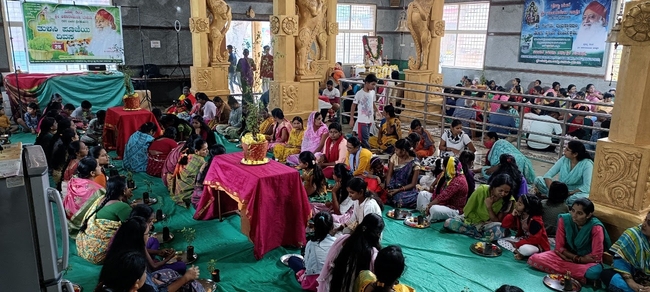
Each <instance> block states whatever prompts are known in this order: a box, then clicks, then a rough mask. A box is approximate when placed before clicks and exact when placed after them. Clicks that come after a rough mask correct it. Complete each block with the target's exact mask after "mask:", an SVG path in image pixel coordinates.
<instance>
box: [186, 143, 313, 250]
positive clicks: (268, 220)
mask: <svg viewBox="0 0 650 292" xmlns="http://www.w3.org/2000/svg"><path fill="white" fill-rule="evenodd" d="M243 157H244V154H243V153H242V152H237V153H231V154H225V155H220V156H219V157H218V159H214V160H213V161H212V164H211V165H210V169H209V170H208V173H207V175H206V177H205V181H204V184H205V186H206V187H209V188H212V189H214V190H219V191H223V192H225V193H226V194H227V195H228V196H230V197H231V198H232V199H234V200H235V201H236V202H237V203H238V206H239V211H240V214H241V231H242V233H243V234H244V235H246V236H248V238H249V239H250V240H251V241H252V242H253V245H254V248H253V254H254V256H255V258H257V259H261V258H262V257H263V256H264V254H265V253H267V252H269V251H271V250H272V249H274V248H276V247H279V246H302V245H304V244H306V239H305V227H306V226H307V221H308V220H309V216H310V215H311V214H310V213H311V209H310V206H309V200H308V199H307V193H306V192H305V188H304V187H303V186H302V181H301V179H300V174H299V173H298V171H296V170H295V169H294V168H291V167H288V166H286V165H284V164H281V163H278V162H276V161H273V160H272V161H270V162H269V163H267V164H264V165H255V166H248V165H243V164H241V160H242V158H243ZM197 209H198V210H200V209H201V205H199V207H198V208H197Z"/></svg>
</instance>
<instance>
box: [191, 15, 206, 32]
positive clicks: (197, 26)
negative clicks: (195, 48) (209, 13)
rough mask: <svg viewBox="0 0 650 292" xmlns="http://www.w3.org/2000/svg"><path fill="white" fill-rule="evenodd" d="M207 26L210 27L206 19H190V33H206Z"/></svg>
mask: <svg viewBox="0 0 650 292" xmlns="http://www.w3.org/2000/svg"><path fill="white" fill-rule="evenodd" d="M208 26H210V21H209V20H208V19H207V18H203V17H191V18H190V32H193V33H202V32H206V31H208Z"/></svg>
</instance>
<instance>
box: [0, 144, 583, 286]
mask: <svg viewBox="0 0 650 292" xmlns="http://www.w3.org/2000/svg"><path fill="white" fill-rule="evenodd" d="M12 141H13V142H18V141H20V142H24V143H32V142H33V141H34V136H33V135H29V134H17V135H15V136H13V137H12ZM228 144H229V145H226V148H227V149H228V151H229V152H235V151H239V149H238V148H236V147H235V146H234V144H230V143H228ZM110 154H111V156H115V153H114V152H113V153H110ZM113 162H114V164H115V165H116V166H118V168H121V161H119V160H114V161H113ZM134 179H135V181H136V184H137V185H138V186H139V187H138V189H137V190H135V191H134V193H135V197H136V198H137V197H140V196H141V194H142V192H144V191H145V189H146V187H145V185H144V184H143V183H142V182H143V180H151V181H153V182H154V183H155V185H154V187H153V194H155V197H157V198H158V199H159V202H158V203H157V204H155V205H153V206H152V207H153V208H154V210H157V209H162V210H163V211H164V213H165V214H167V215H168V216H169V218H170V220H169V222H168V224H169V227H170V228H171V230H172V233H173V234H174V235H175V236H176V238H175V239H174V240H173V241H172V242H170V243H169V244H168V245H167V246H168V247H173V248H175V249H177V250H182V249H185V247H186V243H185V242H184V240H183V237H182V235H181V233H180V230H181V229H182V228H183V227H192V228H194V229H195V230H196V241H195V242H194V244H193V245H194V246H195V251H196V252H197V253H198V255H199V259H198V260H197V262H196V263H195V264H196V265H198V266H199V267H200V268H201V277H202V278H209V275H208V273H207V271H206V264H207V262H208V261H209V260H210V259H215V260H217V268H218V269H220V270H221V283H219V290H218V291H264V292H271V291H301V289H300V286H299V285H298V284H297V282H296V281H295V277H294V275H293V273H292V272H291V271H290V270H289V268H287V267H285V266H284V265H282V264H281V263H280V262H279V261H278V259H279V258H280V257H281V256H282V255H284V254H286V253H296V252H299V251H297V250H292V249H285V248H277V249H275V250H273V251H271V252H269V253H267V254H266V255H265V256H264V258H263V259H261V260H259V261H256V260H255V258H254V257H253V245H252V243H251V242H250V241H249V240H248V239H247V238H246V237H245V236H244V235H242V234H241V232H240V231H239V230H240V219H239V216H237V215H235V216H230V217H228V218H227V219H225V220H224V221H223V222H219V220H212V221H195V220H194V219H192V215H193V214H194V210H193V209H190V210H187V209H184V208H182V207H179V206H177V205H175V204H173V203H172V201H171V199H170V198H169V196H168V195H167V190H166V188H165V187H164V185H163V184H162V181H161V180H160V178H153V177H151V176H149V175H147V174H145V173H138V174H135V175H134ZM387 209H389V207H388V208H387ZM385 211H387V210H385ZM385 218H386V217H385ZM385 221H386V228H385V230H384V234H383V241H382V245H383V246H387V245H391V244H396V245H400V246H401V247H402V249H403V251H404V254H405V256H406V264H407V268H406V271H405V273H404V275H403V276H402V278H401V282H403V283H405V284H408V285H410V286H412V287H414V288H415V289H416V290H417V291H436V292H438V291H440V292H443V291H444V292H461V291H463V292H468V291H474V292H483V291H494V290H496V289H497V288H498V287H500V286H501V285H503V284H509V285H516V286H519V287H521V288H522V289H523V290H524V291H527V292H535V291H550V290H548V288H546V286H544V284H543V283H542V277H543V276H544V273H542V272H539V271H536V270H533V269H532V268H530V267H529V266H528V265H526V263H525V262H521V261H515V260H514V258H513V255H512V253H510V252H509V251H504V253H503V255H502V256H501V257H498V258H484V257H480V256H477V255H474V254H473V253H471V252H470V251H469V245H470V244H472V243H473V242H475V240H473V239H471V238H469V237H466V236H463V235H459V234H453V233H446V232H444V231H442V223H437V224H433V225H432V226H431V227H430V228H428V229H423V230H420V229H413V228H410V227H407V226H405V225H404V224H403V223H402V222H401V221H396V220H392V219H389V218H386V219H385ZM155 228H156V230H157V231H161V230H162V225H161V223H156V227H155ZM71 246H72V255H71V257H70V263H71V267H72V268H71V270H70V271H69V273H68V275H67V276H66V278H67V279H69V280H71V281H73V282H75V283H78V284H80V285H81V286H82V287H83V288H84V291H87V292H88V291H92V290H93V289H94V286H95V285H96V283H97V276H98V274H99V271H100V270H101V266H96V265H93V264H90V263H88V262H87V261H85V260H84V259H82V258H80V257H78V256H77V253H76V247H75V245H74V241H71ZM0 290H1V289H0ZM582 291H586V292H589V291H594V290H593V289H589V288H587V289H583V290H582Z"/></svg>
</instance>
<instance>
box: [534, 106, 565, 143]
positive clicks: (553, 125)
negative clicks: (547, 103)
mask: <svg viewBox="0 0 650 292" xmlns="http://www.w3.org/2000/svg"><path fill="white" fill-rule="evenodd" d="M559 117H560V114H559V113H558V112H549V113H548V115H540V116H538V117H537V118H536V119H537V120H532V121H531V123H530V132H531V133H530V134H529V135H528V140H527V141H526V144H527V145H528V148H530V149H532V150H538V151H548V152H554V151H555V146H553V145H550V144H551V143H557V141H559V140H558V139H554V138H552V137H548V136H542V135H539V134H544V135H561V134H562V127H561V126H560V124H559V123H558V118H559ZM538 120H541V121H538ZM536 133H539V134H536ZM554 140H555V141H554Z"/></svg>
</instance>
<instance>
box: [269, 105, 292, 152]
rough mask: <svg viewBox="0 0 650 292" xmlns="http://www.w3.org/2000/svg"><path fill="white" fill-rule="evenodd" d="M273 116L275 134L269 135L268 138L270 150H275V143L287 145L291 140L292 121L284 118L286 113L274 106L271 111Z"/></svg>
mask: <svg viewBox="0 0 650 292" xmlns="http://www.w3.org/2000/svg"><path fill="white" fill-rule="evenodd" d="M271 116H273V121H274V122H275V123H274V125H273V134H271V135H267V136H266V140H267V141H269V149H268V151H273V147H275V145H286V144H287V141H288V140H289V132H290V131H291V123H290V122H289V121H288V120H287V119H285V118H284V113H283V112H282V110H281V109H279V108H274V109H273V110H272V111H271Z"/></svg>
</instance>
